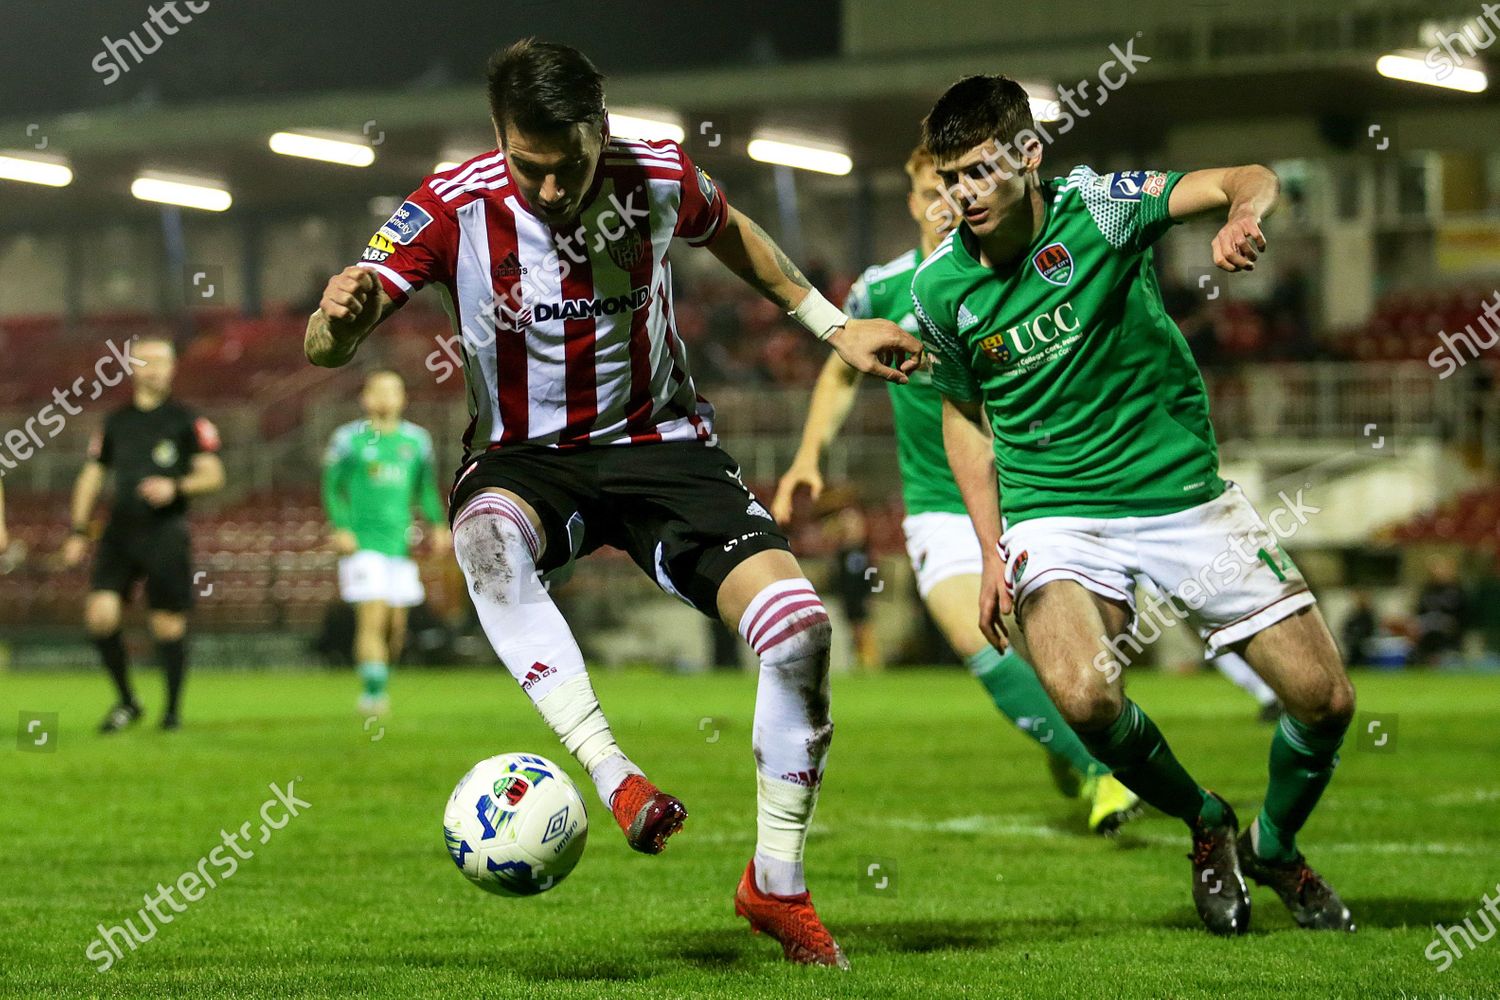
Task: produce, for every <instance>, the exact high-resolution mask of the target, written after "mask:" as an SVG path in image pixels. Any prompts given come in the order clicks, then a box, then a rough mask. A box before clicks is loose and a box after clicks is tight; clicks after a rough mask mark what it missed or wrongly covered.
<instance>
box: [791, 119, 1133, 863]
mask: <svg viewBox="0 0 1500 1000" xmlns="http://www.w3.org/2000/svg"><path fill="white" fill-rule="evenodd" d="M906 175H907V177H908V178H909V179H910V181H911V190H910V192H909V193H908V195H907V210H908V211H909V212H910V213H911V217H912V220H913V221H914V222H916V224H917V228H918V230H919V231H920V242H919V244H918V246H917V247H916V248H915V249H912V250H908V251H906V253H904V254H902V255H901V256H899V257H897V258H896V259H895V260H892V261H889V262H888V263H885V264H881V265H879V266H877V267H872V268H869V269H867V270H866V271H865V272H864V273H863V274H862V275H860V277H859V280H857V281H856V282H855V283H854V287H853V288H851V289H850V291H849V297H848V299H847V300H846V301H845V302H844V309H845V311H847V312H848V313H849V315H851V316H884V317H885V318H886V319H889V320H891V321H893V322H895V323H897V324H898V325H900V326H901V327H902V328H903V329H907V330H912V331H916V329H917V318H916V316H915V315H913V314H912V302H911V276H912V274H913V273H914V272H915V271H916V269H917V265H919V264H920V263H921V262H922V261H923V260H924V259H925V258H926V257H928V256H929V255H930V254H931V253H932V251H933V250H935V249H936V248H937V245H938V243H939V242H941V241H942V238H943V236H944V234H946V233H947V231H948V230H949V229H951V228H952V222H953V213H952V212H951V211H948V210H947V209H946V208H945V206H944V205H943V204H942V198H941V193H940V182H939V181H938V176H937V170H935V169H934V168H933V164H932V154H931V153H929V152H927V150H925V149H923V148H921V147H918V148H917V149H915V150H913V151H912V154H911V156H910V158H908V159H907V161H906ZM889 389H890V396H891V412H892V414H893V416H894V418H895V431H896V456H897V459H898V465H899V467H900V470H901V500H902V503H903V504H904V505H905V507H906V518H905V519H904V520H903V521H902V522H901V530H902V533H903V534H905V535H906V549H907V553H908V554H909V555H910V557H911V565H912V570H913V572H915V574H916V577H917V591H918V593H920V594H921V596H922V601H923V603H924V604H926V605H927V610H928V612H929V613H931V615H932V618H933V620H934V621H935V622H937V624H938V627H939V628H940V629H942V632H943V636H944V638H946V639H947V640H948V644H949V645H950V646H952V647H953V650H954V652H956V653H958V655H959V656H961V657H963V659H964V662H965V663H966V664H967V665H968V667H969V670H970V671H971V672H972V673H973V674H974V676H975V677H977V678H978V679H979V682H980V683H981V684H983V685H984V688H985V690H986V691H988V692H989V695H990V697H991V698H992V699H993V700H994V702H995V707H996V708H998V709H1000V711H1001V712H1002V713H1004V714H1005V716H1006V718H1008V719H1010V720H1011V721H1012V722H1013V723H1015V725H1016V727H1017V728H1018V729H1020V730H1021V732H1023V733H1025V734H1027V735H1028V736H1030V737H1031V738H1032V739H1034V740H1036V741H1037V742H1038V743H1040V744H1041V745H1042V746H1043V747H1045V748H1046V750H1047V761H1048V764H1049V765H1050V767H1051V770H1052V777H1053V780H1054V781H1055V782H1056V783H1057V786H1058V789H1059V790H1060V791H1061V792H1062V793H1063V794H1064V795H1067V796H1069V797H1072V796H1077V795H1079V794H1080V793H1082V794H1084V795H1086V796H1087V797H1088V800H1089V829H1090V830H1093V831H1094V832H1095V833H1099V834H1104V835H1109V834H1112V833H1114V832H1115V831H1117V830H1118V829H1119V828H1120V825H1121V824H1122V823H1125V822H1126V821H1127V820H1129V819H1130V818H1131V817H1132V816H1134V815H1135V814H1136V813H1137V812H1138V811H1139V807H1138V805H1137V802H1138V799H1137V798H1136V795H1135V793H1133V792H1131V791H1130V790H1129V789H1128V788H1126V787H1125V786H1123V785H1121V784H1120V783H1119V782H1118V781H1116V780H1115V779H1114V778H1112V777H1110V775H1109V768H1107V767H1105V766H1104V765H1103V764H1101V763H1099V761H1097V760H1095V759H1094V757H1093V755H1091V754H1090V753H1089V752H1088V750H1087V749H1085V748H1084V746H1083V744H1082V743H1081V742H1079V739H1078V736H1077V734H1076V733H1074V732H1073V730H1071V729H1069V728H1068V725H1067V723H1065V722H1063V720H1062V716H1061V715H1060V714H1059V713H1058V711H1057V706H1055V705H1053V704H1052V699H1051V698H1048V697H1047V692H1046V691H1045V690H1043V689H1042V684H1041V681H1039V680H1037V676H1036V672H1035V671H1034V670H1032V668H1031V664H1029V663H1027V662H1026V661H1025V660H1024V659H1023V658H1022V657H1021V654H1020V653H1019V652H1017V651H1016V650H1015V649H1008V650H1006V651H1005V652H1003V653H1002V652H1001V651H1000V650H998V649H996V648H995V647H994V646H991V645H990V644H989V642H988V641H987V640H986V639H985V637H984V635H983V634H982V633H981V632H980V631H979V625H978V619H977V618H976V617H975V615H974V607H975V605H976V604H977V603H978V601H979V574H980V569H981V568H982V566H983V564H984V560H983V556H982V553H981V552H980V551H979V539H978V537H977V536H976V535H975V534H974V525H973V524H972V523H971V522H970V521H969V515H968V512H967V511H966V510H965V509H964V498H963V496H962V495H961V494H960V493H959V491H958V484H957V483H955V482H954V481H953V472H952V470H951V469H949V468H948V456H947V454H945V453H944V451H943V397H942V396H941V395H940V394H939V393H938V391H937V390H936V389H934V388H933V387H932V376H931V375H930V374H929V373H928V372H927V371H925V370H920V369H919V370H918V371H915V372H912V374H911V379H910V381H909V382H908V383H907V384H906V385H894V384H892V385H890V386H889ZM858 390H859V373H858V372H856V371H855V370H854V369H852V368H850V367H849V366H848V365H846V364H844V362H843V361H841V360H839V357H838V355H836V354H835V355H830V356H829V358H828V362H827V364H825V365H824V366H823V371H822V373H821V374H820V375H819V376H818V383H817V386H816V387H815V388H814V389H813V395H812V399H811V401H809V403H808V407H807V424H806V426H805V427H804V428H803V432H802V445H801V447H800V448H798V449H797V455H796V457H795V458H794V459H793V460H792V465H791V467H790V468H789V469H787V471H786V474H785V475H784V476H782V477H781V482H780V483H778V484H777V486H776V498H775V499H774V500H773V501H772V503H771V512H772V513H773V514H775V515H776V518H777V520H779V521H781V522H782V523H786V521H787V519H788V518H789V517H790V516H791V512H792V498H793V496H794V495H795V494H796V492H797V490H799V489H801V488H802V487H804V486H805V487H807V488H808V489H809V490H810V491H811V492H812V494H813V496H814V497H816V496H817V495H818V493H819V492H821V491H822V488H823V477H822V475H821V474H820V473H819V472H818V465H819V463H820V461H821V459H822V456H823V450H824V448H825V447H827V445H828V443H829V442H830V441H832V440H833V439H834V437H835V436H836V435H837V434H838V432H839V428H840V427H841V426H843V423H844V420H845V418H847V417H848V415H849V409H850V407H852V406H853V405H854V397H855V394H856V393H857V392H858Z"/></svg>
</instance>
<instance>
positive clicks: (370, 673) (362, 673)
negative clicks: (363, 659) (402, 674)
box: [359, 663, 391, 698]
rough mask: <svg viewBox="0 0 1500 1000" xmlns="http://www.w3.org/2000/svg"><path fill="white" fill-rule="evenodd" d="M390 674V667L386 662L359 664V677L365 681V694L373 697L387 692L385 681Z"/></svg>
mask: <svg viewBox="0 0 1500 1000" xmlns="http://www.w3.org/2000/svg"><path fill="white" fill-rule="evenodd" d="M390 675H391V672H390V669H389V668H388V667H386V665H385V664H384V663H361V664H360V665H359V679H360V680H362V681H364V684H365V694H366V695H368V696H370V697H371V698H379V697H380V696H381V695H383V694H385V682H386V680H387V679H389V677H390Z"/></svg>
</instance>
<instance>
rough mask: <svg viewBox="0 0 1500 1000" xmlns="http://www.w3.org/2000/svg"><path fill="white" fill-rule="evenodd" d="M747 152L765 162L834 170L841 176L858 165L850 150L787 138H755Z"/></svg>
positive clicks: (822, 171) (830, 171) (801, 167)
mask: <svg viewBox="0 0 1500 1000" xmlns="http://www.w3.org/2000/svg"><path fill="white" fill-rule="evenodd" d="M745 152H747V153H749V154H750V159H752V160H759V161H760V162H761V163H774V164H776V165H777V166H782V167H796V168H797V169H798V170H813V171H816V172H818V173H820V174H833V175H835V176H837V177H842V176H844V175H845V174H847V173H848V172H849V171H850V170H853V169H854V161H853V160H851V159H849V154H847V153H844V152H842V151H840V150H837V149H829V148H827V147H820V146H805V145H803V144H802V143H800V142H787V141H785V140H783V139H769V138H756V139H751V140H750V145H749V146H748V147H746V150H745Z"/></svg>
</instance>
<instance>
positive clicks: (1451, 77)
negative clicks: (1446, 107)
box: [1375, 52, 1490, 94]
mask: <svg viewBox="0 0 1500 1000" xmlns="http://www.w3.org/2000/svg"><path fill="white" fill-rule="evenodd" d="M1444 68H1446V70H1447V72H1442V71H1441V68H1440V69H1434V68H1433V67H1431V66H1429V65H1427V60H1426V58H1425V57H1424V56H1423V54H1422V53H1420V52H1418V53H1415V54H1413V53H1411V52H1387V53H1386V54H1385V55H1383V56H1381V57H1380V58H1379V59H1377V60H1375V72H1377V73H1379V74H1380V75H1381V76H1383V77H1387V78H1389V79H1392V80H1403V81H1405V82H1407V83H1422V84H1426V85H1427V86H1429V87H1444V88H1446V89H1448V90H1461V91H1463V92H1464V93H1466V94H1482V93H1484V91H1485V89H1486V88H1488V87H1489V85H1490V81H1489V76H1488V75H1487V74H1486V73H1485V72H1484V70H1482V69H1472V68H1470V67H1468V66H1454V65H1451V64H1450V65H1449V66H1447V67H1444Z"/></svg>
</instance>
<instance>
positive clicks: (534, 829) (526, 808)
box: [443, 753, 589, 896]
mask: <svg viewBox="0 0 1500 1000" xmlns="http://www.w3.org/2000/svg"><path fill="white" fill-rule="evenodd" d="M588 832H589V817H588V811H587V810H586V809H585V808H584V805H583V797H582V796H581V795H579V794H578V786H577V785H575V784H573V780H572V779H571V778H569V777H568V776H567V774H565V773H564V772H563V769H562V768H560V767H558V766H557V765H556V764H554V763H552V762H551V761H550V760H548V759H547V758H545V757H538V756H536V755H535V754H529V753H503V754H500V755H499V756H498V757H491V758H489V759H488V760H482V761H480V762H479V763H478V764H475V765H474V766H473V767H472V768H471V769H470V770H469V773H468V774H466V775H464V776H463V778H462V779H461V780H460V781H459V783H458V787H457V788H455V789H453V795H452V797H451V798H449V799H448V808H446V809H445V810H443V840H444V841H445V842H446V843H447V846H448V854H449V855H450V856H451V857H452V858H453V863H454V864H455V865H457V866H458V870H459V871H461V872H463V873H464V877H465V878H467V879H468V880H469V881H470V882H473V883H474V884H475V885H477V886H479V888H481V889H483V890H484V891H485V892H493V893H495V894H496V895H498V896H534V895H536V894H537V893H539V892H546V891H547V890H548V889H551V888H552V887H553V886H555V885H557V883H559V882H561V881H562V880H563V879H565V878H567V877H568V873H569V872H571V871H572V870H573V868H574V866H576V865H577V864H578V860H579V858H581V857H583V845H584V842H585V841H587V840H588Z"/></svg>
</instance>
